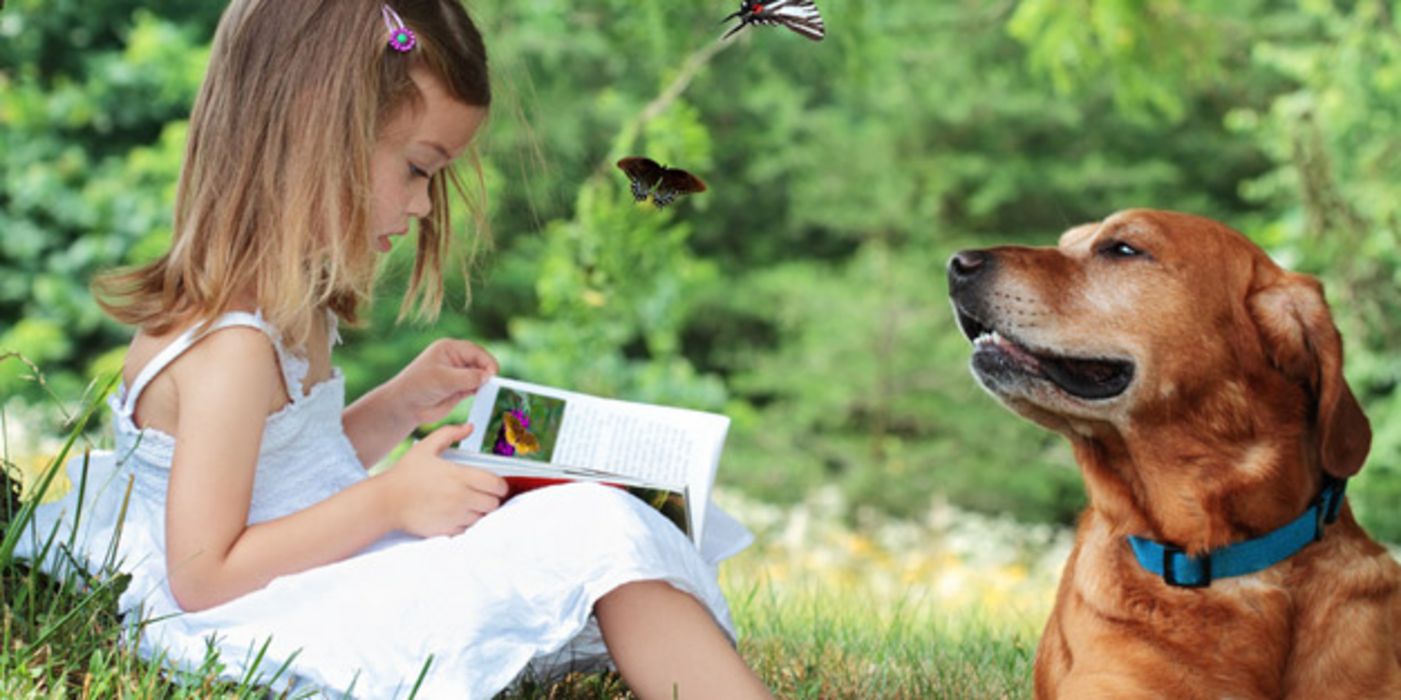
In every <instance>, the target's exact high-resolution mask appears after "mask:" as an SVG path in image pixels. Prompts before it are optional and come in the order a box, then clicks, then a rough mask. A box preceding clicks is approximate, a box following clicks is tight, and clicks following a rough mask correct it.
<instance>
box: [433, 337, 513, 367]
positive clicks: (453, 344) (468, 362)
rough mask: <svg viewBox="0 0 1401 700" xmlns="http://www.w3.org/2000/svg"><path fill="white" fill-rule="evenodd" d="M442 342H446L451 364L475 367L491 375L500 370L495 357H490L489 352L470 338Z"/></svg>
mask: <svg viewBox="0 0 1401 700" xmlns="http://www.w3.org/2000/svg"><path fill="white" fill-rule="evenodd" d="M444 342H445V343H446V348H447V357H448V361H449V362H450V363H451V364H452V365H453V366H455V367H470V368H476V369H480V370H483V371H485V372H486V373H487V374H493V375H494V374H496V373H497V372H498V371H499V370H500V366H499V365H498V364H497V363H496V358H495V357H492V356H491V353H489V352H487V351H486V350H485V349H484V348H482V347H481V346H480V345H477V344H476V343H473V342H471V341H470V340H457V339H455V338H454V339H448V340H445V341H444Z"/></svg>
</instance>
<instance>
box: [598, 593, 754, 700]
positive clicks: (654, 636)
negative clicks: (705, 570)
mask: <svg viewBox="0 0 1401 700" xmlns="http://www.w3.org/2000/svg"><path fill="white" fill-rule="evenodd" d="M594 613H595V614H596V615H597V616H598V624H599V627H600V628H602V630H603V641H604V643H605V644H607V645H608V653H609V654H610V655H611V656H612V657H613V662H614V663H615V664H617V665H618V672H619V673H621V674H622V675H623V680H624V681H626V682H627V684H628V687H629V688H631V689H632V692H634V693H636V694H637V696H638V697H640V698H644V700H653V699H656V700H669V699H671V698H678V699H679V700H696V699H700V698H726V699H729V698H736V699H739V698H771V697H773V696H772V695H771V694H770V693H769V690H768V688H766V687H764V684H763V682H762V681H760V680H759V677H758V676H756V675H755V674H754V672H753V671H751V670H750V669H749V667H748V666H746V665H745V663H744V660H743V659H741V658H740V656H739V653H738V652H736V651H735V649H734V647H732V646H730V640H729V638H727V637H726V636H725V633H724V632H722V631H721V630H720V627H719V626H718V625H716V624H715V619H714V618H712V617H711V616H710V612H709V611H707V610H706V609H705V607H704V606H702V605H701V603H700V601H698V600H696V599H695V598H693V597H691V595H690V594H688V593H684V592H682V591H680V590H677V589H675V588H672V587H671V585H670V584H667V583H665V582H662V581H638V582H634V583H629V584H626V585H623V586H620V587H618V588H616V589H614V590H613V591H611V592H609V593H608V595H605V596H603V598H601V599H599V601H598V603H596V604H595V605H594Z"/></svg>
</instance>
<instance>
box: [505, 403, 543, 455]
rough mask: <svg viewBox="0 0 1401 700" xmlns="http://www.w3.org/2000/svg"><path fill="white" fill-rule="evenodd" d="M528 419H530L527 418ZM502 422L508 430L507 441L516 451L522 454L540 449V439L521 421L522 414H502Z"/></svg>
mask: <svg viewBox="0 0 1401 700" xmlns="http://www.w3.org/2000/svg"><path fill="white" fill-rule="evenodd" d="M527 420H528V419H527ZM501 422H502V423H503V427H504V428H505V431H506V442H508V443H510V445H511V447H513V448H515V453H516V454H518V455H521V456H525V455H528V454H531V453H532V452H539V451H540V440H539V438H537V437H535V436H534V435H531V434H530V431H529V430H526V429H525V424H524V423H522V422H521V419H520V416H517V415H516V414H515V413H514V412H508V413H503V414H501Z"/></svg>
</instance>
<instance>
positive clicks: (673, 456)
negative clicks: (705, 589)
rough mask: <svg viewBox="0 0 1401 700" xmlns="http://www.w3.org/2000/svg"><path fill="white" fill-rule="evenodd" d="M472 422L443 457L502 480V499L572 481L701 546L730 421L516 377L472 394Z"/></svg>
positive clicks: (490, 384) (706, 414)
mask: <svg viewBox="0 0 1401 700" xmlns="http://www.w3.org/2000/svg"><path fill="white" fill-rule="evenodd" d="M468 420H469V421H470V422H471V423H472V424H473V425H475V426H477V430H474V431H473V432H472V434H471V435H470V436H468V437H467V439H465V440H463V441H462V442H461V443H459V444H458V446H457V448H455V449H450V450H446V451H445V452H443V457H444V458H445V459H449V460H452V461H455V462H459V463H461V464H467V465H471V466H473V467H477V468H479V469H485V470H488V471H491V472H494V473H496V474H498V475H500V476H501V477H502V478H504V479H505V480H506V483H507V484H508V485H509V486H510V488H511V491H510V493H509V494H508V495H507V498H510V497H511V496H514V495H516V494H517V493H521V492H524V491H528V490H531V489H534V488H539V487H541V486H548V485H550V484H557V483H566V482H574V481H592V482H599V483H603V484H607V485H611V486H615V487H618V488H622V489H625V490H627V491H628V492H630V493H632V494H633V495H635V496H637V497H638V498H641V499H642V500H644V501H646V502H647V503H649V504H650V505H652V506H653V507H654V508H656V509H657V510H658V511H660V512H661V514H662V515H664V516H666V517H667V518H668V519H670V520H671V521H672V522H673V523H676V526H677V527H679V528H681V531H682V532H684V533H686V535H687V536H689V537H690V538H691V541H693V542H695V543H696V545H697V546H699V545H700V542H701V535H702V533H703V532H704V529H705V520H706V511H707V510H708V509H707V504H708V502H709V500H710V491H711V487H712V485H713V484H714V482H715V471H716V468H717V467H718V466H719V464H720V450H721V448H722V446H723V445H724V442H725V433H726V432H727V431H728V430H729V427H730V419H729V418H728V417H726V416H722V415H719V414H716V413H706V412H704V411H692V410H688V409H683V408H674V407H670V406H657V405H653V404H645V403H637V402H632V401H619V400H616V399H605V398H601V397H598V396H591V395H588V394H582V393H578V392H573V391H565V390H563V389H557V388H554V387H547V386H541V385H538V384H530V383H528V382H522V381H517V380H513V379H502V378H499V377H498V378H493V379H492V380H490V381H488V382H487V383H486V384H483V385H482V386H481V388H480V389H478V390H477V395H476V399H475V400H474V401H473V403H472V412H471V415H470V417H469V418H468Z"/></svg>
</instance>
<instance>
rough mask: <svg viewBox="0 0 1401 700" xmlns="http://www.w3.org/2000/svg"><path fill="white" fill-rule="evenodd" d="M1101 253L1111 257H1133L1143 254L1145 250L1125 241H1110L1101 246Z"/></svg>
mask: <svg viewBox="0 0 1401 700" xmlns="http://www.w3.org/2000/svg"><path fill="white" fill-rule="evenodd" d="M1099 254H1100V255H1107V256H1109V257H1111V258H1133V257H1137V256H1139V255H1143V251H1141V250H1139V249H1137V248H1135V247H1133V246H1131V245H1129V244H1127V243H1125V242H1123V241H1110V242H1108V243H1105V244H1104V245H1102V246H1100V247H1099Z"/></svg>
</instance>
